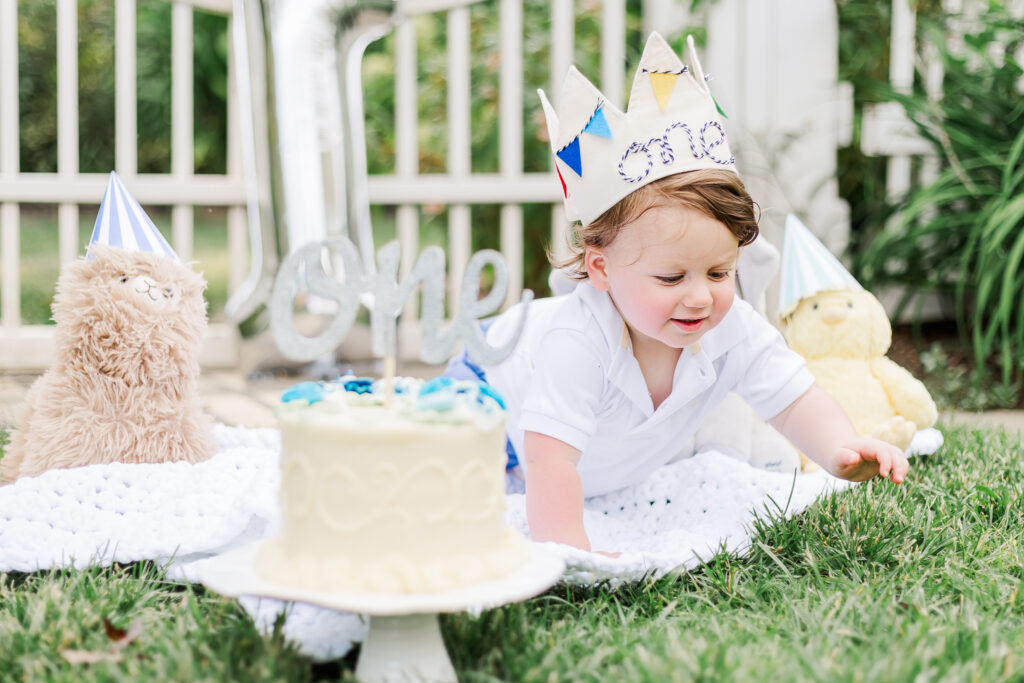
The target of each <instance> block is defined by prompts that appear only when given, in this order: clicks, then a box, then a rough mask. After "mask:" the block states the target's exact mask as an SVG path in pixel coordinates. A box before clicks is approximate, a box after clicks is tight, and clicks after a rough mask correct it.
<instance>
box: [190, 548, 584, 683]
mask: <svg viewBox="0 0 1024 683" xmlns="http://www.w3.org/2000/svg"><path fill="white" fill-rule="evenodd" d="M261 543H262V542H261ZM261 543H253V544H250V545H247V546H244V547H241V548H238V549H236V550H232V551H230V552H227V553H225V554H223V555H218V556H217V557H213V558H210V559H208V560H204V561H202V562H199V563H197V565H196V567H197V569H198V572H199V578H200V581H202V582H203V584H204V585H205V586H207V587H208V588H210V589H212V590H215V591H217V592H218V593H222V594H224V595H229V596H232V597H238V596H241V595H254V596H259V597H268V598H276V599H278V600H288V601H295V602H305V603H309V604H311V605H317V606H320V607H326V608H327V609H333V610H337V611H339V612H354V613H357V614H366V615H369V617H370V622H369V628H368V630H367V633H366V639H365V640H364V641H363V646H362V650H361V652H360V655H359V662H358V664H357V666H356V676H357V677H358V678H359V680H360V681H363V683H385V682H389V681H424V682H426V681H430V682H431V683H434V682H436V683H455V681H456V677H455V669H454V668H453V667H452V663H451V660H450V659H449V657H448V652H447V651H446V650H445V647H444V642H443V641H442V640H441V629H440V625H439V623H438V618H437V615H438V614H439V613H449V612H461V611H464V610H483V609H489V608H492V607H499V606H501V605H505V604H508V603H510V602H518V601H519V600H525V599H527V598H532V597H533V596H535V595H537V594H539V593H540V592H541V591H543V590H545V589H547V588H549V587H550V586H552V585H553V584H554V583H555V582H556V581H558V579H559V577H561V576H562V572H563V571H564V570H565V564H564V563H563V562H562V560H561V559H559V558H557V557H553V556H551V555H548V554H546V553H544V552H543V551H541V550H539V549H538V548H536V547H534V546H531V547H530V548H529V552H530V557H529V560H528V561H527V563H526V564H525V565H523V566H522V567H520V568H519V569H517V570H516V571H514V572H512V573H510V574H507V575H505V576H502V577H499V578H497V579H492V580H490V581H483V582H481V583H476V584H472V585H469V586H461V587H459V588H453V589H451V590H448V591H444V592H441V593H413V594H402V593H398V594H367V593H346V592H332V593H327V592H321V591H313V590H308V589H303V588H298V587H295V586H291V585H288V584H283V583H277V582H274V581H270V580H268V579H265V578H263V577H261V576H260V575H259V574H257V573H256V571H255V564H254V560H255V556H256V552H257V550H258V548H259V546H260V545H261Z"/></svg>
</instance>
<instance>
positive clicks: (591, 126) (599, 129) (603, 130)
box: [583, 108, 612, 140]
mask: <svg viewBox="0 0 1024 683" xmlns="http://www.w3.org/2000/svg"><path fill="white" fill-rule="evenodd" d="M583 132H584V133H590V134H591V135H597V136H599V137H602V138H607V139H609V140H611V138H612V130H611V128H609V127H608V119H606V118H605V117H604V108H598V110H597V111H595V112H594V115H593V116H592V117H591V119H590V121H589V123H587V127H586V128H584V129H583Z"/></svg>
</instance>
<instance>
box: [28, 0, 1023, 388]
mask: <svg viewBox="0 0 1024 683" xmlns="http://www.w3.org/2000/svg"><path fill="white" fill-rule="evenodd" d="M714 1H715V0H690V1H689V4H690V6H691V8H692V9H693V10H694V16H695V17H698V18H699V17H700V15H701V10H703V9H706V8H707V6H708V5H709V4H711V3H713V2H714ZM836 4H837V10H838V15H839V29H840V34H839V35H840V43H839V78H840V80H844V81H849V82H851V83H852V84H853V85H854V94H855V95H854V96H855V116H854V135H853V140H852V143H851V144H850V146H848V147H846V148H843V149H840V150H838V152H837V154H838V167H839V187H840V193H841V195H842V196H843V197H844V198H845V199H846V200H847V201H848V202H849V204H850V209H851V241H850V246H849V252H848V253H847V254H845V255H844V256H845V257H846V259H847V262H848V263H850V264H851V267H852V270H853V272H854V275H855V276H857V277H858V279H860V280H861V281H862V282H863V283H864V285H865V286H867V287H869V288H874V287H880V286H884V285H891V284H898V285H903V286H905V287H906V291H907V293H908V294H907V296H906V298H905V301H904V304H905V305H906V306H907V307H908V308H907V310H908V311H910V312H911V314H912V317H913V315H917V312H918V311H919V308H918V306H916V305H915V304H916V301H915V299H917V300H919V299H920V297H922V296H928V295H930V296H938V297H942V298H944V299H945V300H947V301H949V302H950V310H955V311H956V312H957V313H956V316H955V320H951V321H948V322H947V323H945V324H943V323H935V322H929V323H926V321H922V320H921V319H920V317H919V316H918V317H916V318H914V320H915V324H914V325H912V326H911V327H910V328H909V329H910V330H911V331H912V333H913V336H914V338H915V339H916V341H917V344H918V347H919V348H920V349H925V348H927V352H926V353H924V354H922V356H921V358H922V361H921V362H918V363H917V367H916V368H914V369H916V370H918V371H921V372H925V373H928V374H931V375H934V376H936V377H939V379H938V380H937V381H940V382H942V383H943V386H944V387H945V388H944V389H942V391H944V392H945V393H947V394H948V395H949V400H950V401H957V402H959V403H960V405H961V406H980V407H986V406H993V405H1015V404H1017V403H1018V402H1019V397H1020V395H1021V394H1020V391H1019V388H1020V386H1021V381H1022V377H1021V375H1022V371H1021V368H1022V367H1024V303H1022V302H1024V269H1021V268H1019V265H1020V263H1021V260H1022V258H1024V229H1022V228H1024V159H1022V148H1024V134H1022V133H1021V130H1022V129H1024V126H1022V123H1024V101H1022V96H1021V91H1022V82H1024V81H1022V71H1021V63H1020V61H1021V54H1022V48H1021V45H1022V41H1024V21H1022V20H1021V19H1019V18H1013V17H1012V16H1011V15H1010V14H1009V13H1008V12H1007V11H1006V8H1005V2H1003V1H1002V0H991V1H990V2H987V3H982V5H983V6H982V11H981V12H980V14H979V15H978V16H977V18H976V19H974V20H973V21H972V22H970V24H969V25H966V27H964V26H963V18H962V17H959V16H955V15H953V16H951V15H948V14H947V13H945V12H944V11H943V7H942V1H941V0H917V1H915V2H912V4H913V6H914V8H915V10H916V12H917V17H918V40H919V43H920V44H926V43H930V44H932V45H934V46H935V47H936V48H937V53H936V54H937V57H936V58H938V59H941V60H942V62H943V66H944V68H945V80H944V84H943V86H944V96H943V97H942V98H941V99H940V100H939V101H937V102H933V101H930V100H929V99H928V97H927V96H926V94H925V93H924V89H923V85H922V83H923V79H922V78H920V77H919V78H918V79H917V81H916V83H915V86H914V89H913V92H911V93H909V94H900V93H896V92H894V91H893V90H892V88H891V87H890V86H889V85H888V68H889V64H888V55H889V34H890V13H891V0H837V3H836ZM641 5H642V3H641V2H640V0H627V3H626V7H627V15H628V20H627V46H628V52H627V55H626V56H627V64H626V73H627V74H628V75H629V76H628V77H631V76H632V73H633V70H634V69H635V66H636V62H637V61H638V59H639V50H640V48H641V46H642V44H643V39H644V36H643V35H642V30H643V29H642V17H641V9H642V7H641ZM78 8H79V10H78V13H79V27H80V34H79V62H80V69H79V78H80V89H81V93H80V97H79V107H80V130H81V135H80V140H81V143H80V150H79V154H80V167H81V170H82V171H84V172H106V171H107V170H109V169H111V168H113V166H114V149H113V139H114V134H113V126H114V123H113V122H114V111H113V107H114V97H113V89H114V75H113V74H114V54H113V44H114V33H113V1H112V0H79V2H78ZM576 10H577V11H576V42H575V54H574V61H575V63H576V64H577V65H578V66H579V67H580V68H581V70H583V71H584V72H585V73H591V74H595V73H599V71H600V67H599V61H600V23H599V22H600V16H601V3H600V2H599V1H598V0H579V1H578V2H577V3H576ZM18 13H19V14H18V16H19V28H18V34H19V62H20V63H19V70H20V74H21V79H20V82H19V90H20V91H19V111H20V116H21V122H20V126H21V150H20V151H21V169H22V170H23V171H26V172H52V171H55V170H56V164H57V161H56V159H57V144H56V125H57V116H56V58H55V55H56V46H55V40H56V38H55V31H54V26H55V17H56V14H55V0H19V2H18ZM470 14H471V25H472V46H471V54H473V56H474V61H473V65H472V72H471V83H472V87H473V92H474V98H475V99H474V108H473V111H472V126H471V130H470V131H469V133H468V134H469V135H470V136H471V141H470V142H471V154H472V168H473V170H474V171H476V172H495V171H497V170H498V168H499V159H498V153H499V152H498V151H499V144H498V136H499V135H500V130H499V128H498V126H497V119H498V70H499V46H498V40H499V30H498V2H497V0H485V1H484V2H480V3H478V4H475V5H473V6H471V9H470ZM523 15H524V24H525V26H526V27H527V28H526V29H525V30H524V36H523V39H524V44H523V54H524V55H525V56H526V59H525V60H524V69H525V72H524V74H523V90H524V96H523V121H524V131H525V140H524V149H523V155H524V170H526V171H543V170H546V169H547V168H549V163H550V161H549V153H548V146H547V137H546V135H547V134H546V130H545V128H544V125H543V119H542V117H541V114H540V108H539V106H538V105H537V101H536V97H535V96H534V94H533V93H534V91H535V90H536V88H538V87H542V88H548V87H549V81H550V74H549V73H548V72H547V68H546V65H547V64H548V55H549V50H550V45H549V42H548V41H549V32H548V31H547V30H546V27H547V25H548V22H549V21H550V7H549V3H548V2H546V1H543V0H523ZM137 21H138V27H137V29H138V48H137V49H138V60H139V64H138V77H137V88H138V132H139V152H138V153H139V170H140V172H167V171H169V170H170V111H171V109H170V83H171V75H170V26H171V20H170V4H169V3H167V2H165V1H164V0H138V10H137ZM415 21H416V27H417V36H418V68H419V74H418V76H419V80H418V83H419V103H418V104H419V111H420V119H419V120H420V124H419V131H418V142H419V170H420V172H422V173H431V172H443V171H444V170H445V156H446V149H447V137H446V136H447V131H446V128H445V108H446V78H445V68H446V55H445V41H446V36H445V32H446V23H445V18H444V16H443V15H430V16H424V17H419V18H417V19H416V20H415ZM954 22H958V23H959V24H960V25H961V29H960V30H961V31H964V30H965V31H966V34H965V35H964V38H963V41H962V47H961V48H960V49H959V50H957V51H951V50H950V49H949V48H948V47H947V38H948V37H949V35H950V33H951V30H952V26H951V25H952V24H953V23H954ZM687 30H688V31H689V32H692V33H694V35H695V37H696V38H697V40H698V43H701V42H703V39H704V32H703V30H702V29H701V27H700V26H692V27H688V29H687ZM194 31H195V43H194V44H195V53H194V68H195V91H194V94H195V116H196V119H195V120H196V125H195V150H196V151H195V155H196V156H195V159H196V171H197V172H199V173H222V172H224V171H225V168H226V139H225V138H226V134H225V132H226V130H227V126H226V98H227V49H228V45H227V37H226V31H227V21H226V19H225V18H224V17H222V16H218V15H216V14H211V13H207V12H203V11H196V12H195V14H194ZM684 34H685V32H683V31H681V32H679V33H678V34H676V35H670V36H666V37H667V38H669V40H670V42H673V43H674V44H675V47H676V48H677V49H678V48H681V47H682V41H683V37H684ZM393 40H394V39H393V37H391V36H388V37H385V38H384V39H382V40H380V41H377V42H376V43H374V44H373V45H371V46H370V48H369V49H368V51H367V54H366V59H365V60H364V65H363V77H364V91H365V95H366V99H365V107H366V133H367V135H366V143H367V158H368V161H369V171H370V173H389V172H392V171H393V169H394V143H395V140H394V77H393V70H394V68H393V67H394V64H393V57H392V54H393ZM1004 47H1005V48H1006V49H1004ZM918 54H919V55H920V54H921V52H920V50H919V51H918ZM920 66H921V67H923V66H924V63H923V62H922V63H921V65H920ZM629 85H630V84H629V82H627V83H626V88H627V92H628V88H629ZM883 101H895V102H899V103H900V104H901V105H902V106H903V107H904V109H905V110H906V112H907V113H908V115H909V117H910V118H911V120H912V121H914V122H915V124H916V125H917V126H918V128H919V130H920V131H921V134H922V135H923V136H924V137H925V138H926V139H928V140H930V141H931V142H932V143H933V144H934V147H935V151H936V153H937V155H938V157H939V159H940V167H941V170H940V174H939V177H938V179H937V180H936V181H934V182H933V183H930V184H928V185H926V186H921V185H916V186H914V187H913V188H912V189H911V191H910V192H909V193H908V194H907V196H905V197H888V196H887V195H886V189H885V173H886V168H885V166H886V163H885V159H884V158H882V157H868V156H865V155H864V154H863V153H861V151H860V124H861V121H862V115H863V111H864V107H865V105H868V104H870V103H874V102H883ZM147 208H149V207H147ZM151 211H152V213H153V214H154V215H153V218H154V220H155V221H156V223H157V224H158V225H160V226H161V228H162V229H167V226H168V225H169V218H168V214H167V212H165V211H164V210H162V209H161V208H160V207H155V208H152V209H151ZM472 212H473V213H472V216H473V222H474V225H475V226H477V227H478V229H476V230H474V232H473V239H474V244H473V248H474V249H479V248H483V247H497V245H498V230H497V225H498V212H499V207H498V206H496V205H478V206H474V207H473V208H472ZM550 214H551V212H550V209H549V207H548V206H547V205H528V206H526V207H524V230H525V242H526V245H527V249H526V254H525V262H524V271H525V280H526V286H528V287H531V288H533V289H534V290H535V291H537V292H538V293H541V294H543V293H545V292H546V290H547V286H546V275H547V261H546V259H545V256H544V250H543V247H545V246H548V244H547V243H548V241H549V236H550V234H551V225H550V220H551V215H550ZM81 215H82V226H83V227H82V233H83V234H82V244H83V246H84V243H85V240H86V239H87V238H88V232H89V227H90V226H91V224H92V218H93V215H94V213H92V212H91V210H90V207H83V209H82V212H81ZM373 216H374V225H375V231H376V232H377V235H378V239H379V240H381V241H383V240H386V239H389V238H390V237H391V236H393V235H394V217H393V208H391V207H374V212H373ZM421 219H422V220H421V227H422V236H421V241H422V243H423V244H441V245H443V244H444V243H445V239H446V224H447V223H446V221H447V215H446V210H445V207H443V206H440V205H435V206H432V205H427V206H424V207H423V208H422V210H421ZM22 220H23V227H24V229H23V231H22V232H23V244H22V251H23V259H24V260H23V279H24V284H23V286H24V291H23V294H22V298H23V301H22V305H23V315H24V317H25V318H26V321H27V322H32V323H39V322H45V321H46V320H47V319H48V317H49V301H50V298H51V297H52V289H53V282H54V279H55V277H56V273H57V264H56V261H55V258H54V257H53V256H52V255H53V254H55V253H56V248H55V245H56V227H55V225H56V214H55V211H54V210H53V209H52V208H48V207H25V209H24V211H23V219H22ZM486 226H494V228H493V229H486ZM479 228H485V229H479ZM226 242H227V241H226V226H225V221H224V216H223V213H222V212H221V211H219V210H215V209H197V211H196V237H195V254H194V257H195V258H196V259H197V260H199V261H200V264H201V266H200V267H201V268H202V269H203V270H204V271H205V272H206V275H207V277H208V279H209V280H210V282H211V290H210V294H209V296H210V300H211V309H212V310H214V311H217V310H221V308H222V306H223V302H224V300H225V298H226V295H227V285H226V278H227V267H226V262H227V259H226ZM935 338H938V339H939V340H940V342H941V343H940V345H939V346H928V342H930V341H932V340H933V339H935ZM916 360H917V359H916V357H915V361H916ZM933 390H934V389H933Z"/></svg>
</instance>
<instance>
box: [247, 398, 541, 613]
mask: <svg viewBox="0 0 1024 683" xmlns="http://www.w3.org/2000/svg"><path fill="white" fill-rule="evenodd" d="M345 379H346V378H343V379H342V380H339V382H338V383H336V386H334V387H325V391H324V393H323V397H322V399H320V400H316V401H315V402H312V403H308V402H307V401H306V400H302V399H300V400H293V401H291V402H290V403H288V404H286V405H284V406H282V409H281V410H280V411H279V413H278V417H279V422H280V427H281V439H282V444H281V445H282V455H281V492H280V505H281V527H280V531H279V533H278V535H277V536H276V537H275V538H274V539H272V540H271V541H269V542H268V543H267V544H265V545H264V547H263V548H262V549H261V552H260V561H259V566H260V573H261V574H263V575H264V576H266V577H267V578H273V579H274V580H277V581H281V582H285V583H290V584H294V585H300V586H303V587H309V588H313V589H316V590H335V591H351V592H388V593H391V592H425V591H440V590H446V589H450V588H453V587H457V586H461V585H465V584H468V583H474V582H478V581H482V580H486V579H488V578H493V577H496V576H500V575H502V574H505V573H508V572H510V571H513V570H515V569H517V568H518V567H519V566H521V565H522V563H523V562H525V561H526V559H527V554H526V545H525V541H524V539H523V538H522V537H521V536H520V535H519V534H518V533H515V532H512V531H510V530H509V529H507V528H506V527H505V522H504V511H505V497H504V469H505V467H504V466H505V458H506V455H505V429H504V413H503V412H502V411H501V409H500V408H498V407H497V403H496V402H495V401H494V400H493V399H491V398H490V397H488V396H486V395H481V394H479V393H478V392H476V391H475V383H459V384H458V386H457V387H456V386H455V385H448V386H445V387H442V389H441V391H439V392H436V393H443V392H445V391H447V392H448V393H447V395H446V396H441V397H435V398H433V399H432V398H430V397H431V395H432V393H434V392H428V393H426V394H422V395H421V394H420V393H419V386H418V385H417V384H416V382H418V380H408V379H406V378H400V379H399V380H398V381H397V382H396V384H397V385H398V386H399V387H403V389H402V393H399V394H397V395H395V396H393V397H392V399H391V403H390V405H388V406H385V405H383V402H384V397H383V392H381V391H375V392H373V393H366V394H357V393H355V392H353V391H344V390H342V389H340V386H341V385H342V382H343V380H345ZM464 385H473V386H464ZM459 389H462V390H463V391H462V392H461V393H459V391H458V390H459ZM449 390H450V391H449ZM312 392H313V394H314V395H315V394H316V390H315V388H314V389H312ZM453 394H454V396H453ZM449 403H450V405H449V406H448V409H446V410H440V411H439V410H435V409H431V408H425V407H424V406H426V405H431V404H433V405H448V404H449Z"/></svg>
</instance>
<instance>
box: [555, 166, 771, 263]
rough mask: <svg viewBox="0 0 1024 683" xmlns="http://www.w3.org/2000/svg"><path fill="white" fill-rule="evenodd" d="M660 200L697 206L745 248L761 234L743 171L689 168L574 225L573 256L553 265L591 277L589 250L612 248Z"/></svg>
mask: <svg viewBox="0 0 1024 683" xmlns="http://www.w3.org/2000/svg"><path fill="white" fill-rule="evenodd" d="M659 200H667V201H668V202H671V203H674V204H676V205H681V206H685V207H687V208H690V209H694V210H695V211H699V212H700V213H702V214H704V215H705V216H707V217H709V218H713V219H715V220H716V221H719V222H720V223H722V224H723V225H725V227H727V228H728V229H729V231H730V232H731V233H732V234H733V235H735V236H736V239H737V240H738V241H739V245H740V246H741V247H743V246H746V245H748V244H750V243H751V242H753V241H754V238H756V237H757V233H758V227H757V205H756V204H754V200H753V199H751V198H750V195H749V194H748V193H747V189H746V188H745V187H744V186H743V181H742V180H740V177H739V176H738V175H736V174H735V173H733V172H731V171H719V170H715V169H710V170H701V171H688V172H686V173H676V174H675V175H670V176H668V177H665V178H662V179H661V180H656V181H654V182H653V183H650V184H648V185H644V186H643V187H641V188H640V189H638V190H637V191H636V192H632V193H630V194H628V195H626V196H625V197H624V198H623V199H621V200H620V201H619V202H618V203H617V204H615V206H613V207H612V208H610V209H608V210H607V211H605V212H604V213H603V214H601V215H600V216H598V217H597V218H596V219H594V221H593V222H592V223H590V224H589V225H576V226H574V228H573V230H572V232H571V233H570V235H569V251H570V255H569V256H568V257H567V258H565V259H564V260H561V261H558V260H554V259H552V265H553V266H555V267H556V268H561V269H563V270H564V271H565V272H566V275H568V276H569V277H572V278H575V279H577V280H585V279H586V278H587V269H586V265H585V264H584V252H585V251H586V248H587V247H598V248H602V247H607V246H608V245H610V244H611V243H612V242H613V241H615V238H616V237H617V236H618V234H619V231H620V230H622V228H624V227H625V226H627V225H629V224H630V223H632V222H633V221H635V220H636V219H637V218H639V217H640V216H641V215H643V213H644V212H645V211H647V210H648V209H650V208H651V207H652V206H654V205H655V204H656V203H658V201H659ZM549 258H550V255H549Z"/></svg>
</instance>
